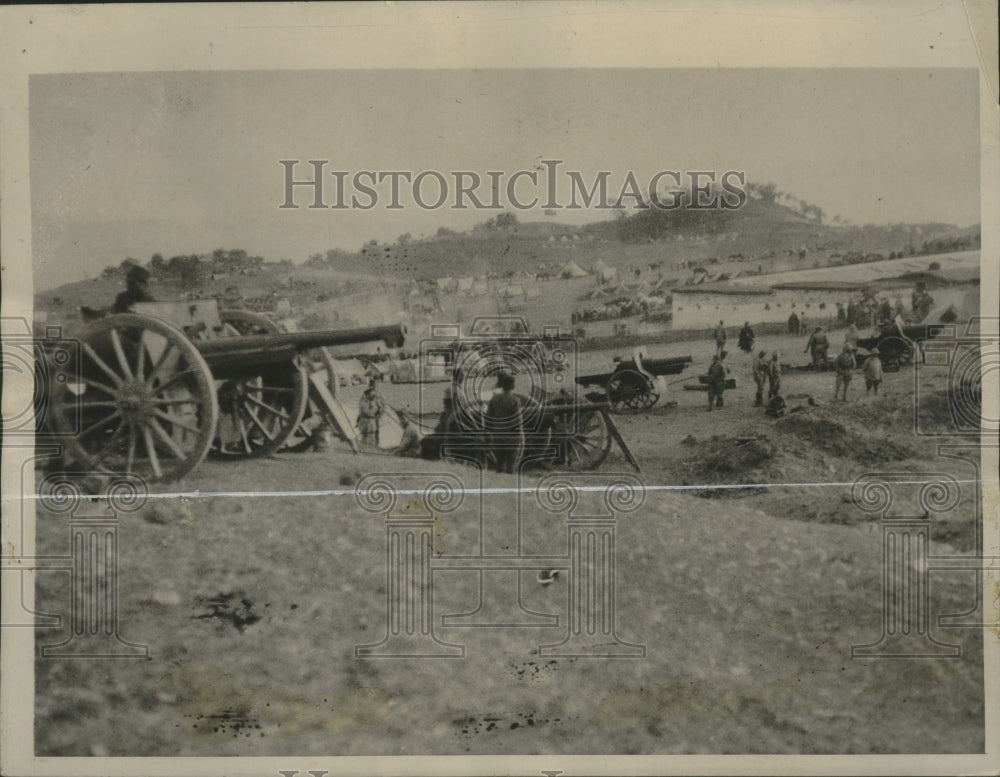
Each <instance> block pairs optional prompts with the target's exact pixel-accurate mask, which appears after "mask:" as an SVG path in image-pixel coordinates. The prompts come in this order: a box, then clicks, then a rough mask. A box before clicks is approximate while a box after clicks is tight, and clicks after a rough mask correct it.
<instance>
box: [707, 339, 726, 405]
mask: <svg viewBox="0 0 1000 777" xmlns="http://www.w3.org/2000/svg"><path fill="white" fill-rule="evenodd" d="M725 390H726V368H725V365H723V363H722V356H721V355H720V354H718V353H717V354H715V356H713V357H712V363H711V365H709V368H708V412H710V413H711V412H712V405H713V403H714V405H715V407H722V392H723V391H725Z"/></svg>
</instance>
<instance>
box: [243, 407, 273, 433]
mask: <svg viewBox="0 0 1000 777" xmlns="http://www.w3.org/2000/svg"><path fill="white" fill-rule="evenodd" d="M243 409H244V410H245V411H246V414H247V417H248V418H249V419H250V420H251V421H253V424H254V426H256V427H257V428H258V429H260V430H261V431H262V432H263V433H264V436H265V437H266V438H267V439H268V440H274V435H273V434H272V433H271V432H270V431H269V430H268V428H267V427H266V426H264V424H263V423H262V422H261V420H260V419H259V418H258V417H257V414H256V413H255V412H254V411H253V410H251V409H250V408H249V407H246V406H245V405H244V406H243Z"/></svg>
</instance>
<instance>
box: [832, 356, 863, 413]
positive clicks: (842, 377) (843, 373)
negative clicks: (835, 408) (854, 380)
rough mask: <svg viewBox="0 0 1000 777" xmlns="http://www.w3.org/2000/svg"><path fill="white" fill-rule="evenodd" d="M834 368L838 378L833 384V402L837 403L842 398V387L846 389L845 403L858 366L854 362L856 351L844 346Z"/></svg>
mask: <svg viewBox="0 0 1000 777" xmlns="http://www.w3.org/2000/svg"><path fill="white" fill-rule="evenodd" d="M833 366H834V367H835V368H836V370H837V378H836V381H835V382H834V384H833V401H834V402H836V401H837V399H838V398H839V397H840V393H841V392H840V387H841V386H843V387H844V392H843V394H844V397H843V401H844V402H846V401H847V387H848V386H849V385H851V377H852V375H853V373H854V369H855V368H856V367H857V366H858V365H857V363H856V362H855V361H854V350H853V349H852V348H851V346H849V345H845V346H844V350H843V351H841V352H840V356H838V357H837V359H836V361H835V362H834V363H833Z"/></svg>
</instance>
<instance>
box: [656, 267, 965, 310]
mask: <svg viewBox="0 0 1000 777" xmlns="http://www.w3.org/2000/svg"><path fill="white" fill-rule="evenodd" d="M979 257H980V255H979V251H965V252H962V253H957V254H941V255H937V256H911V257H907V258H905V259H890V260H887V261H883V262H871V263H866V264H857V265H843V266H838V267H821V268H816V269H812V270H794V271H790V272H783V273H776V274H774V275H755V276H750V277H744V278H734V279H732V280H729V281H721V282H716V283H702V284H698V285H692V286H676V287H674V288H673V290H672V295H673V298H672V303H671V312H672V316H673V328H674V329H706V328H710V327H713V326H715V325H716V324H717V323H718V322H719V321H720V320H721V321H724V322H725V323H726V324H727V325H738V324H739V323H741V322H743V321H749V322H750V323H751V324H761V323H778V322H784V321H787V320H788V318H789V316H790V315H791V314H792V313H793V312H794V313H796V314H797V315H798V316H799V317H800V318H801V317H802V316H805V318H806V320H808V321H816V320H823V319H830V318H834V317H835V316H836V315H837V304H838V303H839V304H841V305H844V306H846V305H847V304H848V303H849V302H850V301H852V300H856V299H857V298H858V296H859V294H860V292H861V290H862V289H863V288H865V287H874V288H876V289H877V290H878V292H879V293H880V294H887V295H888V296H889V298H890V300H893V302H895V299H896V298H897V297H899V298H900V299H902V301H903V302H904V304H907V305H908V304H909V296H910V292H911V291H912V290H913V289H914V286H915V284H916V283H917V282H921V281H922V282H924V283H925V284H927V286H928V288H931V289H933V288H935V287H938V286H949V285H955V284H970V283H978V281H979ZM931 268H933V269H931Z"/></svg>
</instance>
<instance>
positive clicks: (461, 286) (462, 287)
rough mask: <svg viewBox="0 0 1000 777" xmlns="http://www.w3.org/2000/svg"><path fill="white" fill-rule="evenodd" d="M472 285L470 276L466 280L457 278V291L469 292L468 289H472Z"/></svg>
mask: <svg viewBox="0 0 1000 777" xmlns="http://www.w3.org/2000/svg"><path fill="white" fill-rule="evenodd" d="M472 283H473V280H472V276H471V275H470V276H469V277H468V278H459V279H458V290H459V291H469V289H471V288H472Z"/></svg>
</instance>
